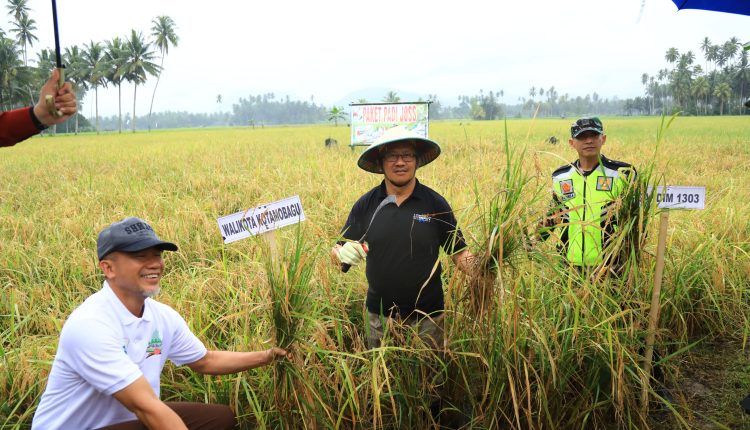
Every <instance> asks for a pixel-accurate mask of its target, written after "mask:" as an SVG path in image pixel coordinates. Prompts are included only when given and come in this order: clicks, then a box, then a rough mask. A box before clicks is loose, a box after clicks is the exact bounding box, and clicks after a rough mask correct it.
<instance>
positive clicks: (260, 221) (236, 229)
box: [218, 196, 305, 243]
mask: <svg viewBox="0 0 750 430" xmlns="http://www.w3.org/2000/svg"><path fill="white" fill-rule="evenodd" d="M304 220H305V212H304V211H303V210H302V203H301V202H300V200H299V196H294V197H289V198H286V199H284V200H279V201H277V202H273V203H268V204H265V205H261V206H258V207H256V208H253V209H248V210H246V211H243V212H237V213H235V214H232V215H227V216H223V217H221V218H219V219H218V222H219V230H220V231H221V237H223V238H224V243H230V242H234V241H236V240H240V239H244V238H246V237H250V236H255V235H257V234H260V233H266V232H268V231H271V230H276V229H277V228H281V227H285V226H287V225H291V224H297V223H299V222H302V221H304Z"/></svg>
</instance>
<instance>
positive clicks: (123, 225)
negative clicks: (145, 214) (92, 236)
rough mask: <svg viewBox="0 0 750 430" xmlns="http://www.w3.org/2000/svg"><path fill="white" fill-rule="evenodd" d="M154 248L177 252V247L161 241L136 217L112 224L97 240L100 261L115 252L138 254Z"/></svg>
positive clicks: (149, 227)
mask: <svg viewBox="0 0 750 430" xmlns="http://www.w3.org/2000/svg"><path fill="white" fill-rule="evenodd" d="M154 246H155V247H157V248H159V249H161V250H167V251H177V245H175V244H174V243H171V242H164V241H163V240H161V239H159V237H158V236H157V235H156V233H154V230H153V229H152V228H151V226H150V225H148V224H147V223H146V221H144V220H142V219H140V218H136V217H128V218H125V219H124V220H122V221H118V222H116V223H114V224H110V225H109V226H107V227H106V228H105V229H104V230H102V231H101V233H99V237H97V239H96V253H97V255H98V256H99V260H101V259H103V258H104V257H106V256H107V254H109V253H111V252H114V251H125V252H137V251H143V250H144V249H146V248H151V247H154Z"/></svg>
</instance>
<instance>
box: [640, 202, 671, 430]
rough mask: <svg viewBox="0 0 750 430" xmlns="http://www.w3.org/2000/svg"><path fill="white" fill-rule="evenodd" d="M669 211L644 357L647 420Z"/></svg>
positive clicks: (662, 234)
mask: <svg viewBox="0 0 750 430" xmlns="http://www.w3.org/2000/svg"><path fill="white" fill-rule="evenodd" d="M668 224H669V209H664V210H663V211H662V213H661V215H660V216H659V243H658V245H657V247H656V271H655V272H654V291H653V292H652V294H651V308H650V309H649V313H648V332H647V335H646V352H645V354H644V357H643V373H644V375H643V387H642V388H641V413H642V415H643V417H644V419H645V417H646V415H647V414H648V391H649V388H650V386H651V367H652V365H651V361H652V360H653V358H654V341H655V340H656V329H657V328H658V325H659V310H660V309H661V304H660V295H661V281H662V276H663V275H664V254H665V251H666V248H667V226H668Z"/></svg>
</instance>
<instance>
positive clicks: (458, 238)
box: [342, 181, 466, 318]
mask: <svg viewBox="0 0 750 430" xmlns="http://www.w3.org/2000/svg"><path fill="white" fill-rule="evenodd" d="M386 196H387V194H386V190H385V183H384V182H381V183H380V185H379V186H377V187H375V188H373V189H372V190H370V191H368V192H367V193H366V194H365V195H363V196H362V197H360V198H359V200H357V202H356V203H355V204H354V206H353V207H352V210H351V212H350V213H349V218H348V219H347V220H346V225H345V226H344V229H343V230H342V234H343V236H344V237H345V238H346V239H349V240H359V239H360V238H361V237H362V235H363V234H364V233H365V230H367V226H368V224H370V220H371V219H372V214H373V212H374V211H375V208H377V206H378V205H379V204H380V202H382V201H383V199H385V198H386ZM365 242H367V244H368V247H369V252H368V254H367V268H366V273H367V281H368V284H369V288H368V290H367V309H368V310H369V311H370V312H373V313H381V309H382V313H383V314H385V315H400V316H401V317H403V318H408V317H410V316H411V314H412V312H413V311H414V310H415V309H416V310H419V311H421V312H424V313H428V314H429V313H433V312H438V311H442V310H443V309H444V307H445V301H444V299H443V288H442V281H441V279H440V275H441V272H442V271H441V267H440V264H439V263H438V256H439V253H440V248H441V247H442V248H443V249H444V250H445V252H446V253H448V254H454V253H456V252H458V251H461V250H462V249H464V248H466V243H465V242H464V239H463V236H462V234H461V231H460V230H459V229H458V228H457V227H456V217H455V216H454V215H453V210H452V209H451V207H450V205H449V204H448V202H447V201H446V200H445V199H444V198H443V196H441V195H440V194H438V193H436V192H435V191H433V190H432V189H430V188H428V187H426V186H424V185H422V184H421V183H419V181H417V183H416V186H415V187H414V192H413V193H412V194H411V196H409V198H407V199H406V200H404V201H403V202H402V203H401V206H396V205H395V204H388V205H386V206H383V208H382V209H381V210H380V212H378V215H377V216H376V217H375V219H374V220H373V221H372V225H370V230H369V231H368V232H367V237H366V238H365ZM436 264H437V266H436ZM433 269H434V273H432V272H433ZM431 273H432V275H430V274H431Z"/></svg>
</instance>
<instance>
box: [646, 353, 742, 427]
mask: <svg viewBox="0 0 750 430" xmlns="http://www.w3.org/2000/svg"><path fill="white" fill-rule="evenodd" d="M678 360H679V362H678V363H677V371H676V372H675V373H676V374H675V375H672V377H671V378H668V381H667V386H668V388H669V390H668V391H669V393H670V394H671V395H672V397H673V398H674V403H673V406H674V408H675V410H676V411H677V412H678V413H679V414H680V415H681V417H682V419H683V420H684V423H687V426H686V425H685V424H683V425H680V424H679V422H678V421H679V418H677V417H675V416H674V414H672V413H670V412H668V411H667V412H665V411H661V412H659V411H655V412H654V413H652V416H653V428H654V429H655V430H672V429H678V428H686V427H687V428H689V429H711V430H713V429H732V430H734V429H738V430H740V429H749V430H750V415H748V414H746V413H745V412H743V410H742V408H741V407H740V405H739V401H740V400H742V399H743V398H744V397H745V396H747V395H748V394H750V348H747V349H745V350H743V348H742V344H741V342H739V341H736V342H735V341H720V342H716V341H715V342H705V341H704V342H702V343H699V344H698V345H697V346H696V347H695V348H693V349H692V350H690V351H689V352H687V353H685V354H682V355H681V356H680V357H679V358H678Z"/></svg>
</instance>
